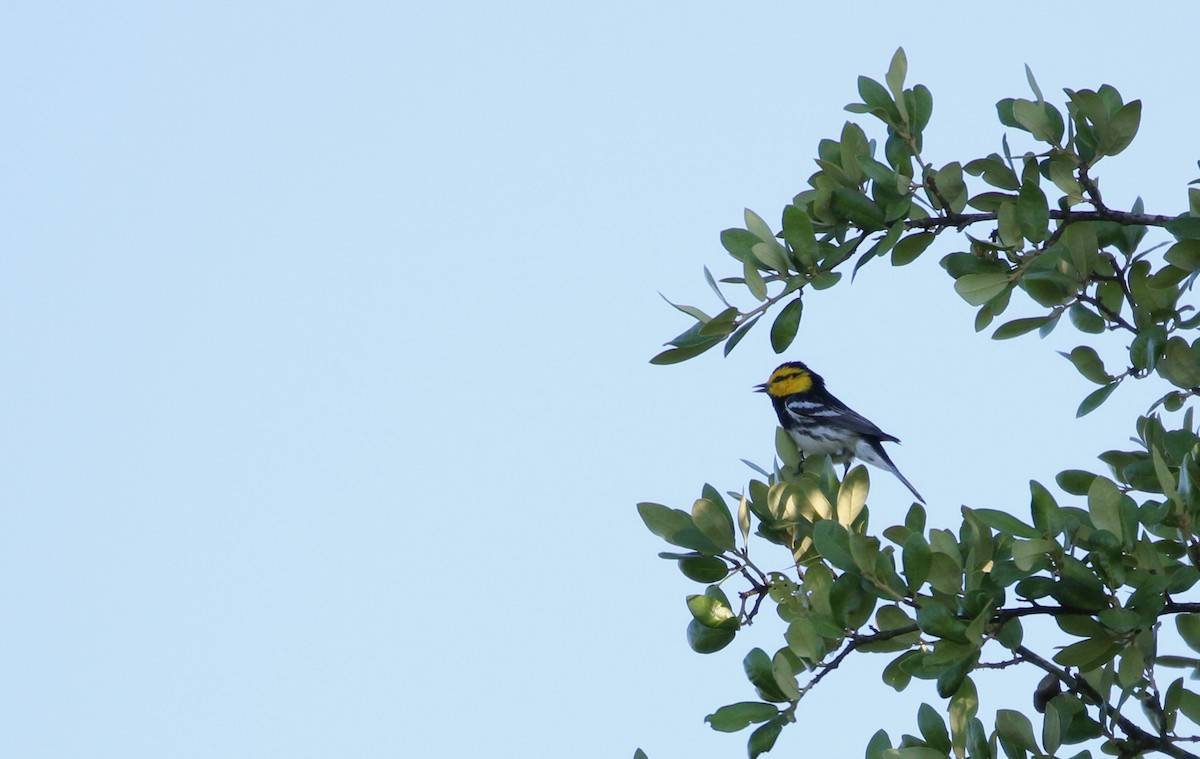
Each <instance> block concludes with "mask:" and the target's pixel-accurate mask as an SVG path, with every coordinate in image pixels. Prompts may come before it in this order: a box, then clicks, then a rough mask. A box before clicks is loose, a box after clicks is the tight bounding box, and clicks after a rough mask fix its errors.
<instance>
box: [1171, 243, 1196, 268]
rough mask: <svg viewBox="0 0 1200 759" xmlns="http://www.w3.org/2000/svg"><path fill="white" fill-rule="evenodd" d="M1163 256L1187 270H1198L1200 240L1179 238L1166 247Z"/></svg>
mask: <svg viewBox="0 0 1200 759" xmlns="http://www.w3.org/2000/svg"><path fill="white" fill-rule="evenodd" d="M1163 258H1165V259H1167V263H1169V264H1173V265H1175V266H1178V267H1179V268H1180V269H1183V270H1184V271H1187V272H1193V271H1197V270H1200V240H1180V241H1179V242H1177V243H1175V244H1174V245H1172V246H1171V247H1170V248H1168V249H1167V252H1166V253H1165V254H1164V255H1163Z"/></svg>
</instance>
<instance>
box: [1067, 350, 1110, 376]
mask: <svg viewBox="0 0 1200 759" xmlns="http://www.w3.org/2000/svg"><path fill="white" fill-rule="evenodd" d="M1059 355H1061V356H1062V357H1063V358H1065V359H1067V360H1068V361H1070V362H1071V363H1072V364H1074V365H1075V369H1076V370H1077V371H1078V372H1079V373H1080V374H1082V375H1083V376H1084V378H1086V379H1089V380H1091V381H1092V382H1095V383H1096V384H1097V385H1107V384H1108V383H1110V382H1112V381H1113V376H1112V375H1111V374H1109V373H1108V372H1107V371H1105V369H1104V362H1103V361H1101V360H1100V356H1099V355H1098V354H1097V353H1096V349H1095V348H1091V347H1089V346H1086V345H1081V346H1079V347H1078V348H1075V349H1074V350H1072V351H1071V352H1070V353H1062V352H1061V351H1060V352H1059Z"/></svg>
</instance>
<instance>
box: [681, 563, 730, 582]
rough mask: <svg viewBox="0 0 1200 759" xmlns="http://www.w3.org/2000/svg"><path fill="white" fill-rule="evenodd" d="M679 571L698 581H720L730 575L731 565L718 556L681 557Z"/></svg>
mask: <svg viewBox="0 0 1200 759" xmlns="http://www.w3.org/2000/svg"><path fill="white" fill-rule="evenodd" d="M679 571H680V572H682V573H683V576H684V577H686V578H688V579H689V580H695V581H696V582H703V583H711V582H720V581H721V580H724V579H725V578H726V577H727V576H728V575H729V565H727V564H726V563H725V562H723V561H721V560H720V559H718V558H717V557H716V556H688V557H686V558H682V559H679Z"/></svg>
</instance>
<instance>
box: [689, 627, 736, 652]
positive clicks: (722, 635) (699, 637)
mask: <svg viewBox="0 0 1200 759" xmlns="http://www.w3.org/2000/svg"><path fill="white" fill-rule="evenodd" d="M735 637H737V630H730V629H725V630H719V629H717V628H714V627H708V626H706V625H703V624H701V623H700V622H699V621H698V620H695V619H693V620H692V621H691V622H688V626H687V642H688V645H689V646H690V647H691V649H692V650H693V651H695V652H696V653H698V654H712V653H716V652H717V651H720V650H721V649H722V648H725V647H726V646H728V645H729V644H730V643H732V642H733V639H734V638H735Z"/></svg>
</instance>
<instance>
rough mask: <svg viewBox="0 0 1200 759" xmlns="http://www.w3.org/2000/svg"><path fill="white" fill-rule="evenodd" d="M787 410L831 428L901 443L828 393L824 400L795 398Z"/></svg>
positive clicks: (789, 402)
mask: <svg viewBox="0 0 1200 759" xmlns="http://www.w3.org/2000/svg"><path fill="white" fill-rule="evenodd" d="M787 409H788V411H790V412H791V413H793V414H795V415H796V416H801V417H805V418H807V419H812V420H813V421H820V422H824V423H825V424H828V425H830V426H831V427H841V428H843V429H847V430H850V431H851V432H857V433H859V434H860V435H867V436H869V437H873V438H878V439H879V440H886V441H888V442H892V443H898V442H900V440H899V438H897V437H895V436H893V435H889V434H887V433H886V432H884V431H883V430H881V429H879V428H878V427H876V426H875V424H874V423H872V422H871V420H870V419H867V418H866V417H865V416H863V415H862V414H860V413H858V412H857V411H855V410H853V409H851V408H850V407H849V406H847V405H846V404H844V403H842V402H841V401H839V400H838V399H837V398H834V397H833V396H832V395H830V394H829V393H828V392H826V393H825V396H824V398H822V399H819V400H818V399H815V398H794V399H792V400H789V401H788V402H787Z"/></svg>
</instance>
